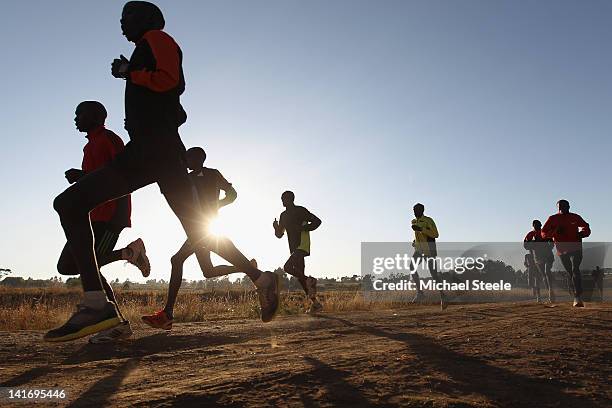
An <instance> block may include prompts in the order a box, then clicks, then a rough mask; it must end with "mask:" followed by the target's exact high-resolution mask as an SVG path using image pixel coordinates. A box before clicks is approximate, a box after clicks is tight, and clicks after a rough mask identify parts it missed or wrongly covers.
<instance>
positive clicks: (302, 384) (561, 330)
mask: <svg viewBox="0 0 612 408" xmlns="http://www.w3.org/2000/svg"><path fill="white" fill-rule="evenodd" d="M41 336H42V333H41V332H32V331H21V332H15V333H6V332H2V333H0V386H2V387H19V388H36V387H44V388H48V387H60V388H64V389H66V391H67V393H68V399H67V400H66V401H65V402H63V403H62V404H60V405H62V406H65V405H68V406H74V407H77V406H78V407H81V406H82V407H91V406H173V405H179V406H183V407H186V406H194V407H210V406H216V405H224V406H235V407H242V406H312V407H316V406H350V407H354V406H393V405H396V406H415V407H437V406H450V407H455V406H457V407H466V406H503V407H549V406H550V407H581V408H584V407H606V406H607V407H610V406H612V387H611V385H610V379H611V378H612V305H611V304H610V303H607V304H587V308H585V309H582V310H580V309H578V310H576V309H572V308H571V307H569V306H568V305H566V304H562V305H558V306H557V307H547V306H543V305H534V304H527V303H520V304H486V305H462V306H451V307H450V308H449V309H448V310H446V311H445V312H440V311H439V310H437V308H435V307H433V306H420V307H418V306H415V307H414V308H411V309H404V310H389V311H376V312H359V313H344V314H333V315H331V314H325V313H323V314H322V315H321V316H319V317H310V316H297V317H291V318H279V319H278V320H276V321H275V322H273V323H271V324H268V325H264V324H262V323H259V322H257V321H252V320H248V321H245V320H234V321H209V322H202V323H189V324H187V323H186V324H176V325H175V328H174V329H173V330H172V332H171V333H170V334H168V333H160V332H157V331H154V330H151V329H148V328H147V329H145V328H143V327H141V325H140V324H138V326H137V327H136V331H135V336H134V338H133V339H132V340H130V341H125V342H122V343H119V344H114V345H95V346H94V345H89V344H87V343H86V341H84V340H81V341H77V342H73V343H65V344H61V345H59V346H57V345H50V344H45V343H43V342H41ZM0 404H1V405H2V406H24V404H19V405H17V404H10V403H8V402H7V401H1V402H0ZM45 405H49V404H48V403H47V404H45Z"/></svg>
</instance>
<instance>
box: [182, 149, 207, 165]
mask: <svg viewBox="0 0 612 408" xmlns="http://www.w3.org/2000/svg"><path fill="white" fill-rule="evenodd" d="M185 156H186V159H187V167H189V170H198V169H201V168H202V167H204V161H205V160H206V152H205V151H204V149H202V148H201V147H192V148H191V149H189V150H187V153H186V155H185Z"/></svg>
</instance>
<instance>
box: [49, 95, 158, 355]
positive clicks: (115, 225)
mask: <svg viewBox="0 0 612 408" xmlns="http://www.w3.org/2000/svg"><path fill="white" fill-rule="evenodd" d="M106 115H107V113H106V109H105V108H104V105H102V104H101V103H100V102H97V101H84V102H81V103H80V104H79V105H78V106H77V108H76V112H75V118H74V122H75V125H76V128H77V129H78V130H79V131H80V132H83V133H87V136H86V137H87V144H86V145H85V147H84V148H83V164H82V166H81V169H70V170H67V171H66V173H65V175H66V179H67V180H68V182H69V183H70V184H73V183H75V182H77V181H78V180H79V179H81V178H82V177H83V176H85V175H86V174H88V173H91V172H92V171H95V170H97V169H99V168H101V167H103V166H105V165H106V164H108V163H109V162H110V161H111V160H112V159H113V157H115V155H117V154H118V153H119V152H121V151H122V150H123V141H122V140H121V138H120V137H119V136H117V135H116V134H115V133H113V132H112V131H111V130H108V129H106V128H105V127H104V122H105V120H106ZM130 216H131V201H130V196H129V195H127V196H124V197H121V198H119V199H117V200H112V201H108V202H106V203H103V204H100V205H98V206H97V207H96V208H94V209H93V210H92V211H91V212H90V213H89V219H90V220H91V228H92V231H93V234H94V237H95V247H94V250H95V253H96V259H97V260H98V264H99V265H100V267H101V266H103V265H107V264H109V263H111V262H115V261H119V260H124V261H128V262H130V263H131V264H133V265H135V266H136V267H138V269H140V271H141V272H142V275H143V276H145V277H147V276H149V273H150V266H149V260H148V259H147V255H146V250H145V247H144V243H143V242H142V239H140V238H139V239H137V240H136V241H134V242H132V243H131V244H129V245H128V246H126V247H125V248H122V249H118V250H114V249H113V248H114V247H115V244H116V243H117V240H118V239H119V234H121V231H122V230H123V229H124V228H128V227H130V226H131V223H130ZM57 271H58V272H59V273H60V274H62V275H79V274H80V272H79V269H78V268H77V264H76V262H75V259H74V255H73V254H72V250H71V249H70V246H69V245H68V243H66V245H65V246H64V249H63V250H62V253H61V255H60V258H59V260H58V262H57ZM100 281H101V283H102V288H103V290H104V292H105V293H106V296H107V297H108V299H109V301H111V302H112V303H113V304H115V305H117V301H116V299H115V294H114V293H113V289H112V288H111V286H110V285H109V284H108V282H107V281H106V279H105V278H104V276H103V275H101V274H100ZM117 311H119V308H118V307H117ZM119 313H120V312H119ZM121 318H122V323H121V324H120V325H118V326H117V327H115V328H112V329H109V330H106V331H103V332H100V333H98V334H97V335H95V336H93V337H91V338H90V342H91V343H104V342H108V341H113V340H117V339H121V338H127V337H130V336H131V335H132V330H131V328H130V322H129V321H128V320H127V319H125V318H123V316H121Z"/></svg>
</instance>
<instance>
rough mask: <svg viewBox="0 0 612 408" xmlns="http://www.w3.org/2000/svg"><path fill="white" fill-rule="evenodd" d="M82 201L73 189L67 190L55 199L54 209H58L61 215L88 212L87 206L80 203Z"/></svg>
mask: <svg viewBox="0 0 612 408" xmlns="http://www.w3.org/2000/svg"><path fill="white" fill-rule="evenodd" d="M80 204H81V202H80V200H79V198H78V197H77V195H76V194H74V192H73V191H72V190H66V191H64V192H62V193H60V194H59V195H58V196H57V197H55V200H53V209H54V210H55V211H57V213H58V214H59V216H60V217H62V218H66V217H74V216H80V215H83V214H88V210H87V209H86V208H85V206H83V205H80Z"/></svg>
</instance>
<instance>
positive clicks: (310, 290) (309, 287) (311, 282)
mask: <svg viewBox="0 0 612 408" xmlns="http://www.w3.org/2000/svg"><path fill="white" fill-rule="evenodd" d="M306 294H307V295H308V297H309V298H310V299H316V296H317V280H316V279H315V278H313V277H312V276H309V277H307V278H306Z"/></svg>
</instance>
